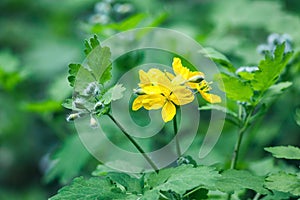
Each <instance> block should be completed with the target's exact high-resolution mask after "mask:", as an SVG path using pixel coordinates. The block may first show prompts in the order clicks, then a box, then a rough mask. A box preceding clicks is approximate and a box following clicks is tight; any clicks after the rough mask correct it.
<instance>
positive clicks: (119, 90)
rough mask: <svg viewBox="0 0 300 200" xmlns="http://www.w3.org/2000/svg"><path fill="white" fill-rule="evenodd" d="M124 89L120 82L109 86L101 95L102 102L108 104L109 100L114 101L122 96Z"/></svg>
mask: <svg viewBox="0 0 300 200" xmlns="http://www.w3.org/2000/svg"><path fill="white" fill-rule="evenodd" d="M125 90H126V88H124V87H123V86H122V84H117V85H115V86H114V87H112V88H110V89H109V90H108V91H107V92H105V94H104V95H103V97H102V100H103V102H104V104H109V103H110V102H111V101H116V100H118V99H121V98H122V97H123V92H124V91H125Z"/></svg>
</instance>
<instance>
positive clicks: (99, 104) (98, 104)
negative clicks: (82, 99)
mask: <svg viewBox="0 0 300 200" xmlns="http://www.w3.org/2000/svg"><path fill="white" fill-rule="evenodd" d="M103 107H104V104H103V103H102V102H101V101H98V102H97V103H96V104H95V106H94V110H98V109H101V108H103Z"/></svg>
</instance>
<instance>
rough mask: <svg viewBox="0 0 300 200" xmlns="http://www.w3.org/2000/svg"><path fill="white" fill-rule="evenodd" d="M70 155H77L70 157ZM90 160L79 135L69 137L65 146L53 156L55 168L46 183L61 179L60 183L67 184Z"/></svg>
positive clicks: (47, 175)
mask: <svg viewBox="0 0 300 200" xmlns="http://www.w3.org/2000/svg"><path fill="white" fill-rule="evenodd" d="M70 155H76V158H75V157H70ZM89 158H90V154H89V152H88V151H87V150H86V149H85V147H84V146H83V145H82V144H81V141H80V139H79V137H78V136H77V135H72V136H71V137H68V138H67V140H66V141H65V142H64V144H63V146H62V147H61V148H60V149H59V150H58V151H56V152H55V154H54V155H53V158H52V159H53V161H54V164H53V166H52V167H51V168H50V169H49V171H48V172H47V174H46V176H45V180H46V182H50V181H52V180H54V179H55V178H59V180H60V182H61V183H63V184H65V183H67V182H69V181H70V180H71V179H72V178H74V177H75V176H76V175H78V174H79V171H80V170H81V168H82V167H83V166H84V165H85V164H86V162H87V161H88V159H89Z"/></svg>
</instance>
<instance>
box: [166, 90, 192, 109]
mask: <svg viewBox="0 0 300 200" xmlns="http://www.w3.org/2000/svg"><path fill="white" fill-rule="evenodd" d="M169 100H171V101H172V102H174V103H175V104H176V105H185V104H188V103H191V102H192V101H193V100H194V95H193V92H192V91H191V90H189V89H187V88H186V87H184V86H178V87H176V88H175V89H174V90H173V92H172V94H171V95H170V96H169Z"/></svg>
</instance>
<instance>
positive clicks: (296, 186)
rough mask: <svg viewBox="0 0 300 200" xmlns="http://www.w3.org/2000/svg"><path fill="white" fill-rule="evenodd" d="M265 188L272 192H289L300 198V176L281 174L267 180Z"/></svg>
mask: <svg viewBox="0 0 300 200" xmlns="http://www.w3.org/2000/svg"><path fill="white" fill-rule="evenodd" d="M265 186H266V187H267V188H268V189H270V190H275V191H280V192H289V193H291V194H292V195H295V196H300V174H298V175H297V174H288V173H285V172H279V173H277V174H271V175H270V176H268V177H267V178H266V182H265Z"/></svg>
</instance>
